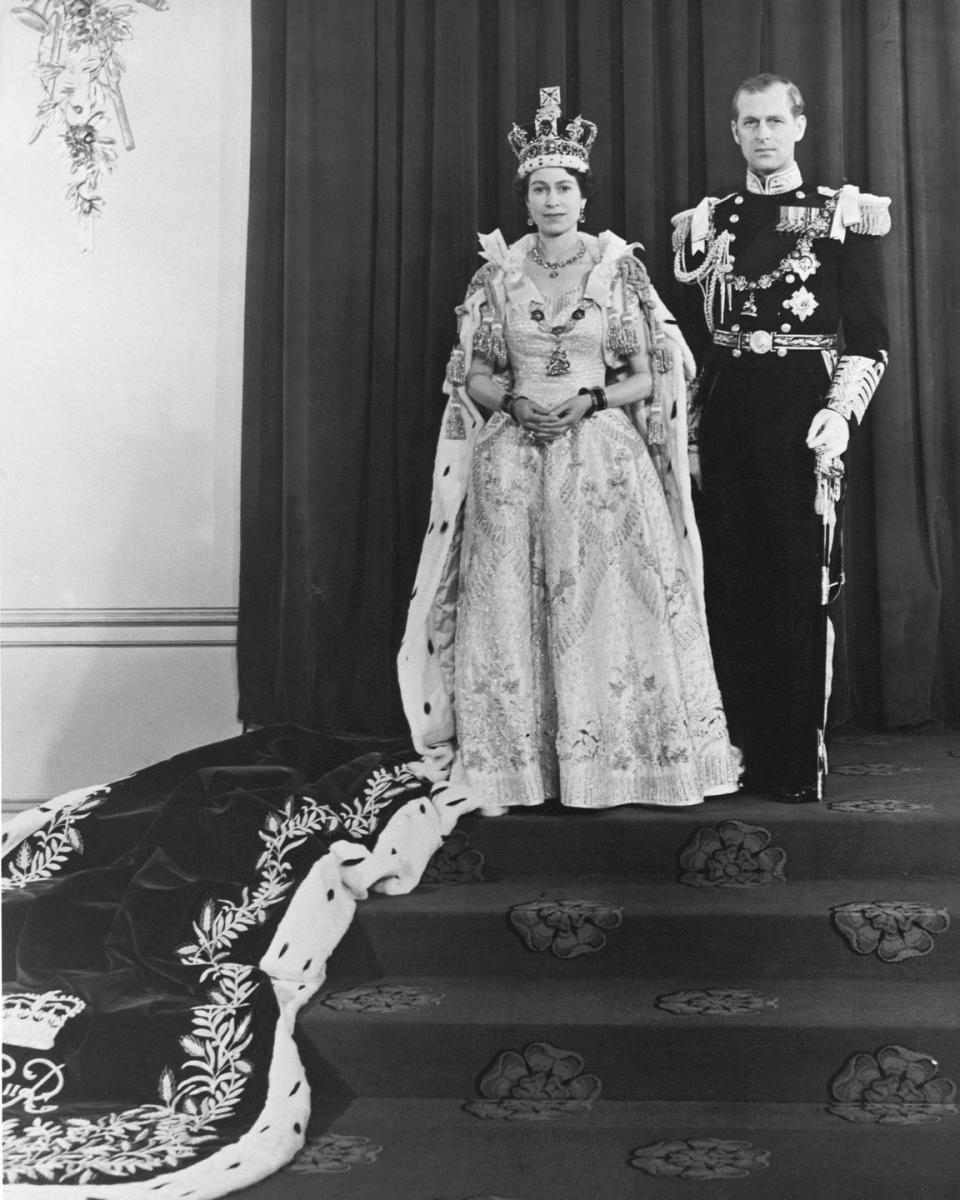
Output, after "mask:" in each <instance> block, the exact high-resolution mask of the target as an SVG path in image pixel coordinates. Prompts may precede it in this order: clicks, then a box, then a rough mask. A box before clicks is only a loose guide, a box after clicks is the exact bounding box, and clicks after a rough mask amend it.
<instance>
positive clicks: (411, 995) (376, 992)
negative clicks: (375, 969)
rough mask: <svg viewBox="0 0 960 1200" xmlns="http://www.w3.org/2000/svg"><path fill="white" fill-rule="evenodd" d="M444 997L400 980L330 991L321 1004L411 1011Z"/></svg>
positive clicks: (350, 1009)
mask: <svg viewBox="0 0 960 1200" xmlns="http://www.w3.org/2000/svg"><path fill="white" fill-rule="evenodd" d="M442 999H443V995H442V994H441V993H440V992H435V991H433V990H432V989H431V988H419V987H411V986H409V985H408V984H402V983H378V984H373V985H370V986H369V987H356V988H350V989H349V990H348V991H344V992H330V993H329V994H328V995H326V996H324V998H323V1003H324V1004H325V1005H326V1006H327V1007H328V1008H335V1009H337V1011H338V1012H369V1013H393V1012H412V1011H414V1010H415V1009H418V1008H429V1007H431V1006H432V1005H435V1004H439V1003H440V1001H441V1000H442Z"/></svg>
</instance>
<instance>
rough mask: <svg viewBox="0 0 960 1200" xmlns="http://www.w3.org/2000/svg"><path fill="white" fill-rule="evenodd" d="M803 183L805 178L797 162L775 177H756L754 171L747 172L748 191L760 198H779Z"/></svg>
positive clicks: (774, 175)
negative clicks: (783, 193) (781, 194)
mask: <svg viewBox="0 0 960 1200" xmlns="http://www.w3.org/2000/svg"><path fill="white" fill-rule="evenodd" d="M802 183H803V176H802V175H801V174H800V168H799V167H798V166H797V164H796V163H795V162H792V163H791V164H790V166H789V167H784V168H783V170H782V171H777V172H776V173H775V174H773V175H766V176H762V175H755V174H754V173H753V171H747V191H748V192H754V193H756V195H758V196H778V195H779V194H780V193H781V192H792V191H793V190H794V188H798V187H799V186H800V185H801V184H802Z"/></svg>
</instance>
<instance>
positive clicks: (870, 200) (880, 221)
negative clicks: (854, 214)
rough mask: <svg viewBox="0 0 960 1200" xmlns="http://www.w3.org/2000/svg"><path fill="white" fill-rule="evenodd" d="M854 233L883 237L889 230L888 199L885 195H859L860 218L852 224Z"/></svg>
mask: <svg viewBox="0 0 960 1200" xmlns="http://www.w3.org/2000/svg"><path fill="white" fill-rule="evenodd" d="M851 229H852V230H853V232H854V233H865V234H867V235H868V236H870V237H883V235H884V234H885V233H889V232H890V201H889V199H888V198H887V197H885V196H861V197H860V220H859V221H858V222H857V223H856V225H852V226H851Z"/></svg>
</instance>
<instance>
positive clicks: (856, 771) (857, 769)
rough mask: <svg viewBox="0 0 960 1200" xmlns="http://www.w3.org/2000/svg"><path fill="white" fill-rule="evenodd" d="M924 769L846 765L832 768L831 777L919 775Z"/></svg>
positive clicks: (871, 763) (864, 764)
mask: <svg viewBox="0 0 960 1200" xmlns="http://www.w3.org/2000/svg"><path fill="white" fill-rule="evenodd" d="M922 769H923V768H922V767H905V766H904V765H903V764H902V763H885V762H868V763H844V764H842V765H841V766H839V767H831V768H830V774H831V775H910V774H919V772H920V771H922Z"/></svg>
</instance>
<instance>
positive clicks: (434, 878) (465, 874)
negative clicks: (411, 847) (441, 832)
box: [420, 829, 484, 887]
mask: <svg viewBox="0 0 960 1200" xmlns="http://www.w3.org/2000/svg"><path fill="white" fill-rule="evenodd" d="M483 865H484V860H483V854H482V853H481V852H480V851H479V850H474V849H473V847H472V846H471V845H470V838H469V837H468V836H467V835H466V834H465V833H463V832H462V831H461V830H459V829H457V830H455V831H454V832H453V833H452V834H450V836H449V837H448V838H447V839H446V840H445V841H444V843H443V845H442V846H441V847H440V849H439V850H438V851H437V852H436V854H435V855H434V856H433V858H431V859H430V861H429V862H428V863H427V866H426V870H425V871H424V872H423V875H422V877H421V879H420V883H421V886H423V885H424V884H429V885H430V886H432V887H444V886H448V885H454V884H462V883H483Z"/></svg>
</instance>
